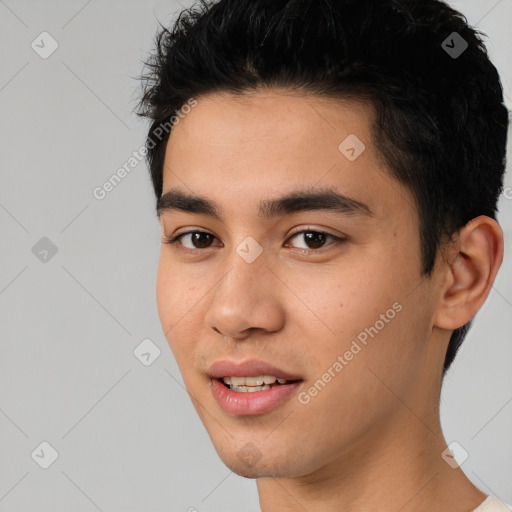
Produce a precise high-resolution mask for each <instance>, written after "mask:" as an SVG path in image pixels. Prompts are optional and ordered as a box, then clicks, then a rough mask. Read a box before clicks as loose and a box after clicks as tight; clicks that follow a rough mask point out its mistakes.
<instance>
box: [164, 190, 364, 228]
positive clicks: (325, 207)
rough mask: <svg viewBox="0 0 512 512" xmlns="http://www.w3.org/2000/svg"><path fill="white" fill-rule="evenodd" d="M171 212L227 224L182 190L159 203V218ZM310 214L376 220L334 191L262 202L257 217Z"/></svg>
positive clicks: (208, 204) (211, 206)
mask: <svg viewBox="0 0 512 512" xmlns="http://www.w3.org/2000/svg"><path fill="white" fill-rule="evenodd" d="M172 210H175V211H182V212H187V213H193V214H203V215H209V216H210V217H213V218H215V219H217V220H219V221H221V222H223V221H224V219H223V217H224V213H223V210H222V208H220V207H219V206H218V205H216V204H215V202H214V201H212V200H211V199H208V198H206V197H203V196H199V195H193V194H189V193H187V192H183V191H182V190H180V189H171V190H169V191H168V192H165V193H164V194H163V195H162V196H161V197H160V198H159V199H158V201H157V204H156V211H157V215H158V217H160V215H161V214H162V213H164V212H168V211H172ZM309 211H331V212H336V213H338V214H342V215H347V216H362V217H373V216H374V213H373V212H372V210H371V209H370V208H369V207H368V206H367V205H366V204H365V203H362V202H361V201H358V200H356V199H353V198H351V197H348V196H346V195H343V194H340V193H339V192H337V191H336V190H335V189H333V188H307V189H300V190H293V191H291V192H289V193H287V194H286V195H283V196H281V197H278V198H276V199H267V200H262V201H260V203H259V204H258V216H259V218H260V219H263V220H269V219H273V218H276V217H280V216H284V215H289V214H292V213H297V212H309Z"/></svg>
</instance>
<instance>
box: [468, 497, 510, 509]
mask: <svg viewBox="0 0 512 512" xmlns="http://www.w3.org/2000/svg"><path fill="white" fill-rule="evenodd" d="M511 510H512V508H509V507H508V506H507V505H505V503H503V502H502V501H500V500H499V499H498V498H496V496H487V498H486V499H485V500H484V501H483V502H482V503H481V504H480V505H479V506H478V507H476V508H475V509H474V510H473V511H472V512H510V511H511Z"/></svg>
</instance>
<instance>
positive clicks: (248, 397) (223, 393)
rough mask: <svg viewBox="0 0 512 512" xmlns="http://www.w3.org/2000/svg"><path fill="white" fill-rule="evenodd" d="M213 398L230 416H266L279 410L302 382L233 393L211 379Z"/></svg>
mask: <svg viewBox="0 0 512 512" xmlns="http://www.w3.org/2000/svg"><path fill="white" fill-rule="evenodd" d="M210 382H211V385H212V392H213V396H214V397H215V399H216V400H217V402H218V403H219V405H220V406H221V408H222V409H223V410H224V411H225V412H227V413H228V414H233V415H235V416H253V415H256V414H265V413H267V412H270V411H272V410H274V409H275V408H277V407H278V406H279V405H281V404H282V403H283V402H284V401H285V400H287V399H288V398H290V397H291V396H292V395H293V394H294V393H296V391H297V389H298V388H299V386H300V385H301V384H302V381H299V382H293V383H291V384H281V385H278V386H272V387H271V388H270V389H266V390H264V391H253V392H245V393H244V392H237V391H231V390H230V389H229V388H227V387H226V386H225V385H224V384H223V383H222V382H220V381H218V380H217V379H213V378H212V379H210Z"/></svg>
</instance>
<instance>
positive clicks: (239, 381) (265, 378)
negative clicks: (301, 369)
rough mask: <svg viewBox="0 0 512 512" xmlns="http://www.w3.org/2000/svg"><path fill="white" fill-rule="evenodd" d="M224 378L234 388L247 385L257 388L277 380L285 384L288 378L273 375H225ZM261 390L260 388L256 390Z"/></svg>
mask: <svg viewBox="0 0 512 512" xmlns="http://www.w3.org/2000/svg"><path fill="white" fill-rule="evenodd" d="M222 380H223V381H224V383H225V384H227V385H228V386H231V388H232V389H234V387H237V386H247V387H251V388H257V387H262V386H263V387H265V386H266V385H269V384H274V383H275V382H276V381H277V382H279V384H284V383H285V382H287V381H286V379H278V378H276V377H274V376H273V375H258V376H256V377H235V376H232V377H223V378H222ZM256 391H259V390H256Z"/></svg>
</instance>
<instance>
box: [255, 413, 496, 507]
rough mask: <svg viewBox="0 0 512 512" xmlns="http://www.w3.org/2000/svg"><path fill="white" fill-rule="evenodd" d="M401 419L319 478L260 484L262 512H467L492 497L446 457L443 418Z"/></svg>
mask: <svg viewBox="0 0 512 512" xmlns="http://www.w3.org/2000/svg"><path fill="white" fill-rule="evenodd" d="M399 416H400V417H395V418H393V419H392V420H390V421H389V422H388V423H387V424H386V425H385V426H381V428H380V429H379V431H378V432H371V433H369V434H368V435H367V436H366V438H364V439H359V440H358V443H357V446H351V447H349V448H347V449H346V450H344V451H343V453H341V454H340V453H337V454H336V456H335V457H334V458H333V459H332V460H330V461H328V462H327V463H326V464H325V465H324V466H322V467H319V468H318V470H316V471H314V472H313V473H310V474H307V475H301V476H292V477H289V478H271V477H265V478H259V479H258V480H257V487H258V494H259V500H260V507H261V512H274V511H276V510H280V511H290V512H291V511H300V512H304V510H307V511H308V512H320V511H321V512H331V511H332V512H340V511H343V512H356V511H357V512H366V511H368V512H369V511H374V510H379V512H392V511H393V512H396V511H400V512H413V511H414V512H442V511H445V510H450V511H452V512H467V511H469V510H473V509H474V508H476V507H477V506H478V505H480V504H481V503H482V501H484V499H485V498H486V495H485V494H484V493H482V492H481V491H479V490H478V489H477V488H476V487H475V486H474V485H473V484H472V483H471V482H470V481H469V480H468V478H467V477H466V476H465V474H464V473H463V472H462V470H461V469H460V468H456V469H453V468H452V467H451V466H450V465H448V463H447V462H445V460H444V459H443V458H442V457H441V454H442V452H443V451H444V450H445V449H446V445H447V443H446V442H445V439H444V436H443V435H442V431H441V426H440V422H439V416H438V412H437V411H436V413H435V414H433V415H432V418H431V420H430V421H425V420H424V419H420V418H419V417H418V416H416V415H415V414H414V413H412V411H411V410H409V409H408V408H407V407H406V406H404V407H403V408H402V411H401V413H400V415H399ZM398 433H400V434H398Z"/></svg>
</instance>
